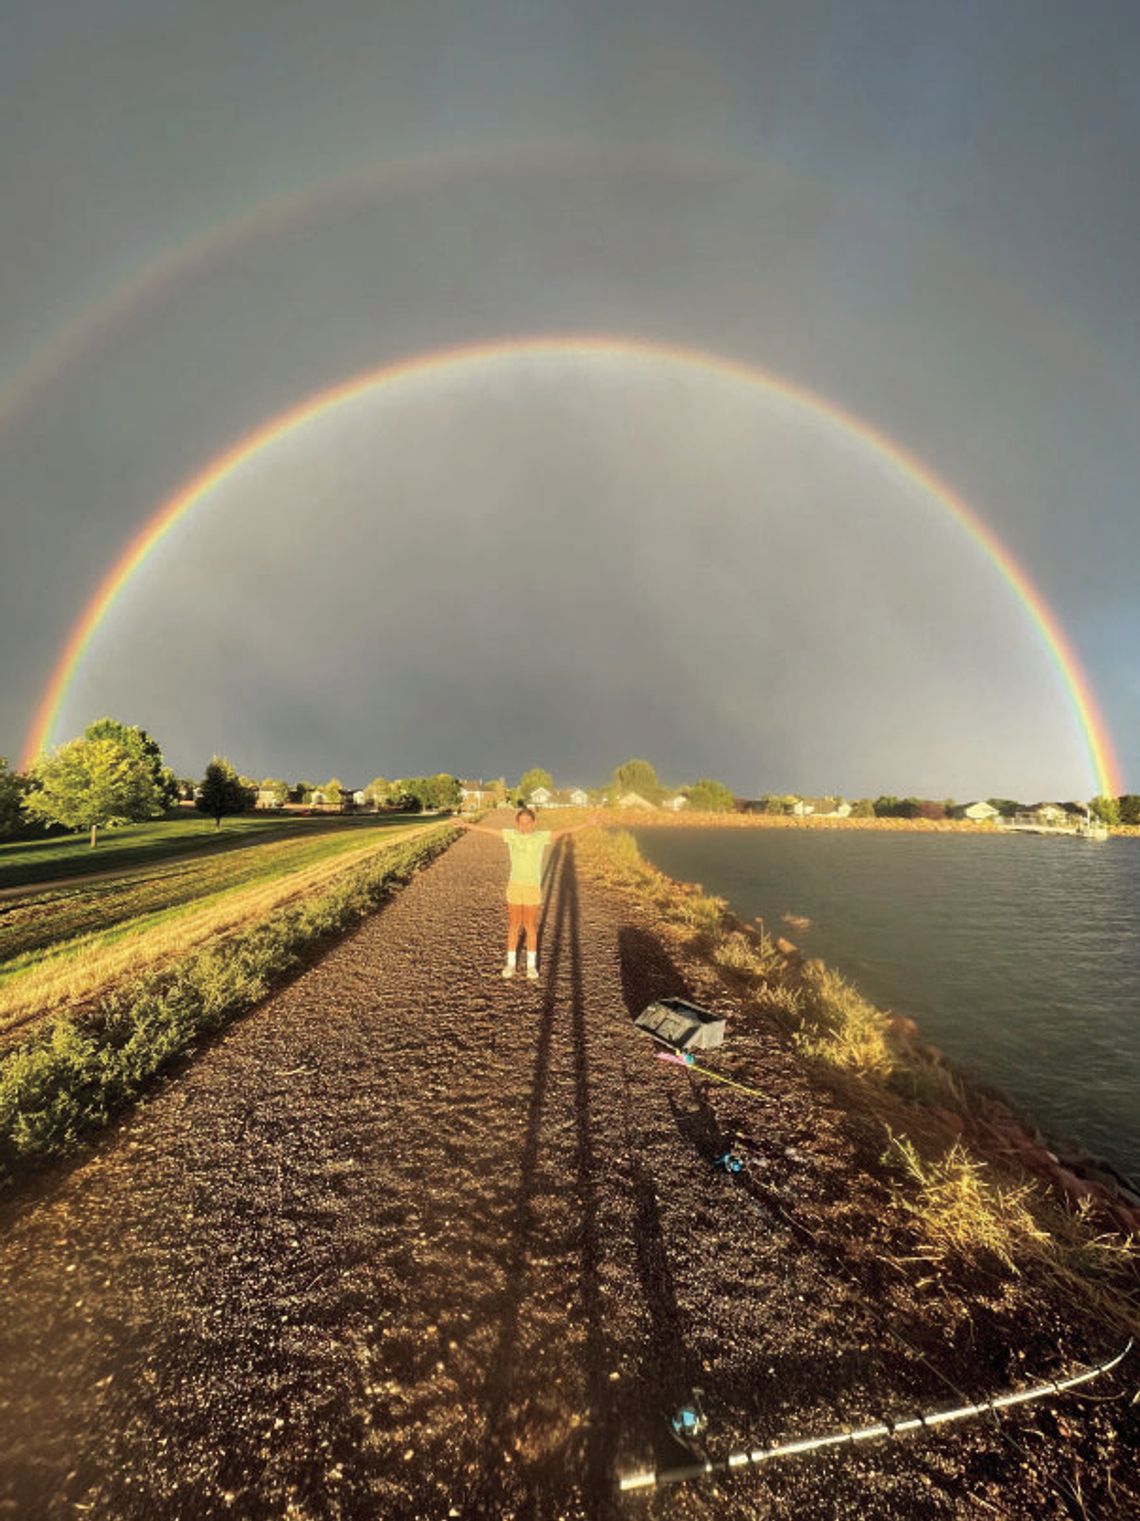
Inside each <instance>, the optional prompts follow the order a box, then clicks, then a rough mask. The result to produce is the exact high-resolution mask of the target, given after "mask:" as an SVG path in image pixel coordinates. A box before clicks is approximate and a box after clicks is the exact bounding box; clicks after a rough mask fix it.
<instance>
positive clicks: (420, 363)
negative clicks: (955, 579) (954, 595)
mask: <svg viewBox="0 0 1140 1521" xmlns="http://www.w3.org/2000/svg"><path fill="white" fill-rule="evenodd" d="M526 354H530V355H542V354H546V355H549V356H550V357H552V358H557V357H560V356H561V357H566V358H573V357H575V356H589V355H597V354H606V355H611V356H621V355H629V356H631V357H639V358H642V359H658V360H660V361H662V362H663V363H674V364H684V365H690V366H694V367H696V368H701V369H706V370H710V371H713V372H716V373H718V374H721V375H723V376H727V377H729V378H735V379H737V380H740V381H742V382H744V383H746V384H748V385H752V386H756V387H758V388H759V389H761V390H764V391H767V392H769V393H770V394H773V395H777V396H779V397H781V398H783V399H784V400H785V401H788V402H791V403H792V404H794V405H796V406H798V407H801V408H803V409H804V410H806V411H807V412H809V413H811V414H813V415H815V416H817V417H824V418H826V419H828V420H829V421H830V422H832V423H834V424H835V425H836V426H838V427H839V428H841V429H842V430H843V431H844V432H845V433H847V434H850V435H852V436H853V437H855V438H858V439H859V440H861V441H862V442H863V443H864V444H866V445H867V446H869V447H870V448H871V449H873V450H874V451H875V452H876V453H878V454H880V455H882V456H883V457H884V458H886V459H887V460H889V461H890V462H891V463H892V464H893V465H894V466H895V468H896V469H898V470H899V471H900V472H901V473H902V474H903V475H904V476H906V477H908V478H909V479H910V480H912V481H914V482H915V483H916V484H917V485H919V486H921V487H922V488H923V489H924V490H925V491H926V492H928V493H929V494H930V495H931V496H932V497H933V498H934V499H935V500H936V501H937V502H938V503H939V504H940V505H941V506H942V507H943V508H944V509H945V510H946V511H947V512H949V513H950V514H951V516H952V517H953V518H955V519H956V520H957V521H958V522H959V523H960V524H961V526H962V527H963V528H964V529H965V530H966V532H967V533H969V535H970V536H971V538H973V539H974V541H975V542H976V543H977V544H978V545H979V546H980V547H981V548H982V549H983V550H984V551H985V553H986V554H987V555H988V556H989V558H990V559H991V560H992V561H993V563H994V564H995V565H996V566H997V568H998V570H999V571H1000V573H1001V574H1002V576H1004V578H1005V580H1006V581H1007V582H1008V584H1009V586H1010V587H1011V589H1012V590H1013V592H1014V594H1015V595H1016V596H1017V598H1018V600H1019V601H1020V602H1021V603H1022V605H1023V607H1024V608H1025V611H1026V612H1027V613H1028V615H1029V618H1030V620H1031V622H1032V623H1033V625H1034V627H1035V628H1036V630H1037V633H1038V635H1039V637H1040V638H1041V640H1042V642H1043V644H1044V645H1045V648H1046V650H1047V651H1048V653H1049V656H1050V658H1051V659H1052V660H1053V662H1054V664H1055V665H1056V667H1057V669H1058V671H1059V672H1060V674H1061V678H1062V680H1063V682H1064V685H1065V688H1066V690H1067V692H1068V696H1069V700H1070V704H1071V706H1072V709H1073V713H1074V716H1075V718H1076V720H1077V723H1078V725H1079V727H1080V730H1081V733H1082V735H1083V737H1084V741H1085V746H1086V749H1087V751H1088V755H1089V762H1090V766H1091V773H1092V777H1093V779H1094V783H1095V786H1096V790H1097V792H1098V793H1099V794H1103V795H1108V796H1116V795H1118V794H1119V793H1120V792H1121V791H1122V790H1123V788H1122V785H1121V783H1120V779H1119V770H1118V767H1117V763H1116V759H1115V755H1114V752H1113V746H1112V740H1111V737H1110V735H1109V732H1108V728H1107V726H1106V724H1105V722H1104V719H1103V718H1102V716H1101V714H1100V712H1099V709H1098V707H1097V703H1096V699H1095V697H1094V695H1093V692H1092V688H1091V687H1090V685H1089V682H1088V678H1087V677H1086V676H1085V674H1084V672H1083V670H1082V669H1081V666H1080V662H1079V661H1078V659H1077V656H1076V654H1075V652H1074V651H1073V649H1072V648H1071V646H1070V645H1069V643H1068V641H1067V639H1066V638H1065V635H1064V633H1063V631H1062V629H1061V625H1060V623H1059V622H1058V620H1057V618H1056V617H1055V616H1054V614H1053V613H1052V611H1051V610H1050V608H1049V607H1048V606H1047V605H1046V603H1045V601H1044V599H1043V598H1042V596H1041V594H1040V592H1039V591H1038V590H1037V588H1036V587H1035V586H1034V585H1033V583H1032V581H1031V580H1030V578H1029V576H1028V574H1027V573H1026V571H1025V570H1023V569H1022V567H1021V566H1020V565H1018V563H1017V561H1016V560H1015V559H1014V558H1013V555H1012V554H1011V553H1010V551H1009V550H1008V549H1007V548H1006V546H1005V545H1004V544H1003V543H1002V542H1001V541H1000V539H998V537H997V535H996V534H995V533H994V532H993V531H992V529H990V528H989V526H988V525H987V524H986V523H985V522H984V521H983V520H982V518H981V517H980V516H979V515H978V513H977V512H976V511H975V510H974V509H973V508H972V507H970V506H969V505H968V504H967V503H966V502H965V501H964V500H963V499H962V498H961V497H960V496H958V495H957V494H956V493H955V492H954V491H953V490H952V489H951V488H950V486H948V485H947V483H946V482H945V481H943V480H942V479H940V478H939V477H938V476H937V475H936V474H935V473H934V472H933V471H932V470H931V469H929V468H928V467H927V466H926V465H925V464H923V462H922V461H921V460H919V459H918V458H916V457H915V456H914V455H913V454H911V453H910V452H909V451H908V450H906V449H904V448H903V447H902V446H901V445H899V444H897V443H896V442H895V441H894V440H893V439H891V438H888V437H887V435H886V434H885V433H881V432H880V431H879V430H878V429H877V428H874V427H872V426H871V424H870V423H867V422H865V421H864V420H863V419H862V418H859V417H857V416H855V415H854V414H853V413H850V412H846V411H844V410H843V409H841V408H840V407H838V406H837V405H836V404H835V403H834V402H831V401H829V400H828V399H827V398H826V397H824V396H820V395H818V394H817V393H816V392H813V391H809V390H808V389H807V388H806V387H804V386H800V385H796V384H795V383H793V382H791V381H788V380H785V379H783V378H782V377H780V376H776V375H772V374H770V373H769V372H767V371H766V370H763V369H760V368H758V367H756V366H754V365H750V364H746V363H744V362H743V361H741V360H737V359H730V358H725V357H722V356H720V355H716V354H710V353H706V352H704V351H702V350H699V349H691V348H685V347H679V346H674V345H668V344H663V343H656V342H651V341H646V340H642V339H637V340H634V339H623V338H619V337H614V336H611V335H606V334H599V335H583V336H574V337H549V336H532V337H524V338H511V339H507V340H501V341H498V342H491V343H481V344H470V345H466V346H463V347H458V348H451V349H443V350H436V351H433V352H429V353H420V354H415V355H411V356H409V357H406V358H404V359H400V360H397V361H395V362H394V363H390V364H386V365H383V366H381V367H380V368H379V369H375V370H371V371H368V372H367V373H365V374H363V375H355V376H353V377H352V378H350V379H349V380H346V381H342V382H341V383H339V384H337V385H335V386H331V387H329V388H328V389H326V390H324V391H321V392H319V393H318V394H317V395H315V396H310V397H307V398H306V399H305V400H304V401H302V402H300V403H298V405H297V406H295V407H292V408H290V409H289V410H288V411H287V412H285V413H283V414H280V415H278V416H277V417H274V418H271V419H270V420H269V421H268V422H266V423H265V424H263V425H262V426H261V427H260V428H257V429H255V430H254V432H252V433H249V434H247V435H246V436H245V437H244V438H242V439H239V440H238V442H237V443H236V444H234V445H233V446H232V447H231V448H229V449H227V450H226V451H225V452H224V453H223V454H221V455H219V456H218V457H217V458H215V459H214V460H212V461H211V462H210V463H209V464H208V465H206V466H205V468H204V469H203V470H201V471H200V472H199V473H198V474H197V475H195V476H194V477H193V479H191V480H190V481H188V482H187V483H186V484H185V485H184V486H183V487H182V488H181V489H180V490H179V491H178V492H176V493H175V495H174V496H172V497H170V498H169V499H168V500H167V501H166V502H164V503H163V504H162V505H161V506H160V507H159V508H158V509H157V510H156V511H155V512H154V513H153V514H152V515H151V516H150V518H148V519H147V521H146V522H145V523H144V524H143V526H142V527H141V528H140V529H139V531H138V532H137V533H136V534H135V535H134V536H133V537H132V538H131V540H130V541H129V542H128V544H127V545H126V547H125V548H124V550H123V552H122V554H121V555H120V556H119V558H118V559H117V560H116V561H115V563H114V564H113V565H112V566H111V568H110V569H109V570H108V572H107V574H106V575H105V576H104V577H103V579H102V581H101V582H100V583H99V585H98V587H97V588H96V590H95V593H94V595H93V596H92V597H91V599H90V601H89V602H88V603H87V606H86V607H85V608H84V610H83V613H82V615H81V616H80V618H79V620H78V622H77V623H76V624H75V626H74V628H73V629H72V630H71V633H70V634H69V635H68V638H67V641H66V643H65V645H64V647H63V649H62V651H61V653H60V655H59V658H58V660H57V661H56V664H55V667H54V669H53V670H52V673H51V676H50V678H49V680H48V683H47V686H46V688H45V689H44V693H43V696H42V697H41V699H40V702H39V703H38V705H37V708H36V712H35V715H34V717H33V719H32V723H31V727H30V729H29V731H28V736H27V741H26V744H25V749H24V758H23V762H22V764H23V766H24V768H25V769H27V768H28V767H29V766H31V765H32V764H33V762H34V761H35V760H36V758H37V757H38V756H39V755H40V754H41V753H43V752H44V751H45V750H46V749H48V748H49V747H50V745H51V743H52V740H53V736H54V733H55V729H56V725H57V720H58V717H59V712H60V709H61V707H62V705H63V702H64V699H65V698H66V696H67V691H68V688H69V686H70V685H71V682H72V680H73V678H74V676H75V674H76V671H77V670H78V667H79V665H80V663H81V662H82V660H83V656H84V654H85V652H86V650H87V647H88V646H89V644H90V643H91V640H92V638H93V637H94V635H95V633H96V631H97V629H98V628H99V625H100V624H101V623H102V621H103V619H104V618H105V617H106V615H107V613H108V611H109V610H110V608H111V606H112V604H113V603H114V601H115V599H116V598H117V597H118V595H119V593H120V592H121V591H122V590H123V588H124V587H125V586H126V584H127V582H128V581H129V580H130V579H131V577H132V576H133V575H134V573H135V571H136V570H138V569H139V567H140V566H141V565H142V563H143V561H144V560H145V559H146V558H147V556H148V555H149V554H150V552H151V550H152V549H153V548H154V547H155V546H156V545H157V544H158V543H159V542H160V541H161V540H162V538H163V537H164V536H165V535H166V534H167V533H168V532H169V531H170V530H171V529H172V528H173V527H174V525H175V524H176V523H177V522H178V521H179V519H180V518H181V517H182V516H183V515H184V514H185V513H187V512H188V511H189V510H190V509H191V508H192V507H193V506H194V505H195V504H196V503H197V502H199V501H201V500H202V498H203V497H204V496H206V495H207V494H208V493H209V492H210V491H212V490H213V489H214V487H216V486H218V485H219V484H220V483H221V482H222V481H223V480H224V479H225V478H226V477H227V476H228V475H229V474H230V473H231V472H232V471H234V470H236V469H237V468H238V467H239V466H241V465H243V464H245V463H246V461H248V460H249V459H251V458H252V457H253V456H254V455H256V454H257V453H259V452H260V451H261V450H262V449H265V448H268V447H269V446H270V445H272V444H273V443H275V442H276V441H278V440H279V439H281V438H283V437H284V436H285V435H286V434H287V433H289V432H290V431H291V430H292V429H294V428H297V427H300V426H301V425H303V424H305V423H308V422H311V421H313V420H315V419H316V418H318V417H320V416H321V415H322V414H324V413H326V412H329V411H331V410H332V409H333V408H334V407H338V406H340V405H342V404H343V403H345V402H350V401H353V400H355V399H356V398H357V397H360V396H362V395H363V394H364V393H365V392H367V391H371V390H374V389H376V388H378V387H381V386H386V385H392V384H394V383H396V382H398V381H401V380H406V379H409V378H411V377H413V376H426V375H430V374H432V373H434V372H443V371H445V370H450V369H453V368H455V367H457V366H464V365H470V366H477V365H480V364H488V363H493V362H502V361H504V360H509V359H510V358H512V357H515V356H520V355H526Z"/></svg>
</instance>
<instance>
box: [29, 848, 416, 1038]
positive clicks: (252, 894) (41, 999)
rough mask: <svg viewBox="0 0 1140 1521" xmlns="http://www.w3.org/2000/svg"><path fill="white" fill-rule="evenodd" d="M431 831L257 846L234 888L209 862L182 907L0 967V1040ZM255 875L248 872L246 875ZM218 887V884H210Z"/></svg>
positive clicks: (179, 902) (152, 911)
mask: <svg viewBox="0 0 1140 1521" xmlns="http://www.w3.org/2000/svg"><path fill="white" fill-rule="evenodd" d="M439 827H440V826H439V825H438V824H435V823H432V824H419V825H407V826H405V827H404V828H403V829H399V830H394V829H386V830H384V831H383V832H382V833H379V834H377V833H373V832H371V831H370V832H368V836H367V838H366V839H365V840H364V841H363V842H362V841H361V837H360V835H359V834H353V835H349V836H339V837H337V836H333V837H331V838H330V837H325V838H323V839H320V840H308V841H304V842H301V843H299V844H297V845H293V844H292V843H289V844H284V845H277V846H265V847H261V848H260V849H259V850H258V851H257V852H256V857H257V859H256V860H255V861H252V862H249V863H247V865H248V867H249V868H250V873H248V874H245V875H244V876H243V878H242V880H239V881H238V882H237V883H236V884H235V883H233V882H232V881H226V880H225V877H224V875H223V873H222V871H221V870H220V869H223V868H226V867H229V866H230V865H231V862H230V861H229V860H224V861H219V862H212V863H210V867H211V868H212V870H211V871H209V872H208V873H206V874H203V876H202V877H201V878H200V879H199V880H198V883H197V891H196V893H195V895H194V896H192V897H191V898H190V899H189V900H188V901H186V900H184V899H180V898H179V897H178V896H177V895H176V900H175V901H174V902H172V903H167V904H165V905H162V906H157V907H150V908H148V909H147V910H146V911H144V912H139V913H135V914H134V915H131V916H130V917H127V918H124V919H121V920H119V922H117V923H114V924H112V925H110V926H108V927H106V928H104V929H99V930H95V931H91V932H88V933H86V934H75V935H73V936H71V937H70V938H69V939H67V940H66V941H65V942H63V943H62V944H59V943H56V942H53V943H50V944H49V945H47V946H46V947H40V948H38V949H36V950H33V951H29V952H26V953H25V954H24V955H21V956H17V957H15V958H14V959H13V960H12V961H10V962H8V963H6V964H5V965H4V966H3V967H2V968H0V1032H3V1031H5V1030H13V1029H17V1028H22V1027H23V1026H25V1025H26V1024H27V1023H29V1022H30V1021H31V1020H34V1019H38V1018H41V1017H43V1016H45V1015H47V1014H50V1013H53V1012H55V1011H56V1010H58V1009H60V1008H62V1007H64V1006H74V1005H76V1004H86V1003H90V1002H91V1001H92V1000H93V999H96V998H98V997H100V996H101V995H102V994H104V993H106V992H107V991H108V989H109V988H111V987H112V986H114V984H115V983H116V982H118V981H119V980H121V979H122V978H123V977H124V976H128V975H130V974H132V973H135V972H138V971H142V970H148V969H151V970H153V969H156V968H159V967H161V966H164V965H167V964H169V963H170V962H171V961H172V960H176V959H177V958H179V957H180V956H183V955H185V953H186V952H187V951H189V950H190V949H192V948H193V947H194V946H196V945H200V944H201V943H202V942H203V941H206V940H210V939H213V938H215V937H217V936H224V935H230V934H233V933H234V932H235V931H237V930H240V929H241V928H243V927H246V926H248V925H249V924H251V923H253V922H255V921H256V920H258V919H260V918H263V917H264V916H265V915H266V914H267V913H269V912H271V911H272V910H273V909H275V908H277V907H280V906H281V905H283V904H286V903H289V902H291V901H292V900H294V899H297V898H300V897H304V896H306V895H308V894H311V893H316V892H319V891H321V889H322V888H324V887H325V886H326V885H327V884H328V883H329V882H331V881H332V880H333V879H334V878H335V877H337V876H338V875H339V874H340V873H342V872H345V871H348V870H350V869H351V868H352V867H353V866H355V865H358V864H360V863H361V862H362V861H365V860H367V859H368V858H370V857H373V856H378V855H382V854H383V853H385V852H386V851H389V850H391V849H393V848H394V847H395V846H396V845H398V844H400V843H401V842H406V841H407V840H408V839H409V838H411V837H412V836H414V835H417V834H421V833H423V832H424V831H425V830H431V829H438V828H439ZM254 868H256V869H254ZM219 879H220V880H221V883H222V885H218V884H219Z"/></svg>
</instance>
